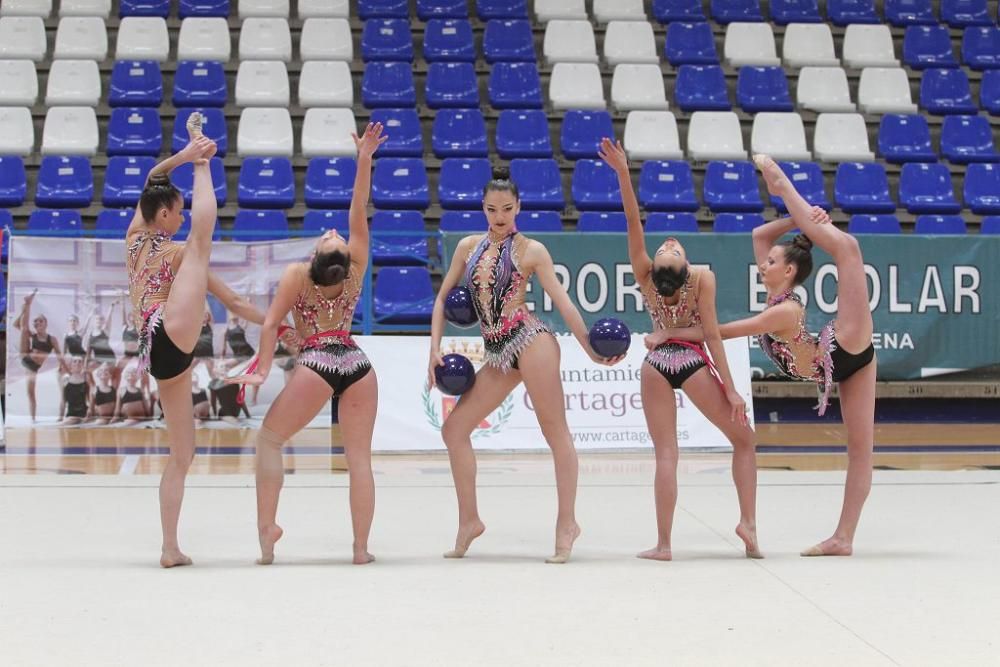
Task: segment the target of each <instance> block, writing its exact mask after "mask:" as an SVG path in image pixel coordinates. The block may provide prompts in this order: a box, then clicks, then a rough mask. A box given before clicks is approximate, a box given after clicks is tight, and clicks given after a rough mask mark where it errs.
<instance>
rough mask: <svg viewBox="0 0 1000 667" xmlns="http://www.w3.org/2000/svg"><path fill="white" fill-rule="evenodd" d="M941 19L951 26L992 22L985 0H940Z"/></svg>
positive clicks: (990, 23) (988, 23)
mask: <svg viewBox="0 0 1000 667" xmlns="http://www.w3.org/2000/svg"><path fill="white" fill-rule="evenodd" d="M941 20H942V21H944V22H945V23H947V24H948V25H950V26H951V27H952V28H964V27H966V26H970V25H993V23H994V21H993V17H991V16H990V10H989V8H988V7H987V6H986V0H941Z"/></svg>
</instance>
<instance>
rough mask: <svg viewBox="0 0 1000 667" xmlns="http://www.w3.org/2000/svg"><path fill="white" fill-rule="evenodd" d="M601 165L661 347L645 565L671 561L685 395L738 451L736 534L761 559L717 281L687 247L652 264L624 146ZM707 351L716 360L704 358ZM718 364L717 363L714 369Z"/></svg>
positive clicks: (750, 438)
mask: <svg viewBox="0 0 1000 667" xmlns="http://www.w3.org/2000/svg"><path fill="white" fill-rule="evenodd" d="M600 156H601V158H602V159H603V160H604V161H605V162H607V163H608V164H609V165H610V166H611V168H612V169H614V170H615V173H616V174H617V175H618V184H619V185H620V186H621V192H622V203H623V205H624V208H625V216H626V218H627V219H628V252H629V259H630V260H631V262H632V271H633V272H634V274H635V281H636V283H638V284H639V288H640V292H641V293H642V298H643V301H644V302H645V304H646V309H647V310H648V311H649V315H650V317H651V318H652V320H653V330H654V334H656V335H658V336H660V337H662V341H661V342H659V343H658V344H657V345H656V346H655V347H653V348H651V349H650V350H649V353H648V354H647V355H646V360H645V361H646V362H645V363H644V364H643V365H642V373H641V385H640V386H641V392H642V405H643V410H644V412H645V413H646V424H647V426H648V428H649V433H650V436H652V438H653V447H654V449H655V451H656V474H655V477H654V480H653V495H654V498H655V503H656V525H657V534H658V536H657V542H656V546H655V547H654V548H652V549H649V550H648V551H643V552H642V553H640V554H639V558H649V559H653V560H670V559H671V558H672V552H671V543H670V534H671V530H672V528H673V521H674V508H675V507H676V505H677V460H678V450H677V403H676V400H675V396H674V392H675V391H676V390H678V389H683V390H684V393H685V394H687V396H688V398H690V399H691V402H692V403H694V405H695V407H696V408H698V410H699V411H700V412H701V413H702V414H703V415H705V418H706V419H708V420H709V421H710V422H712V424H714V425H715V427H716V428H718V429H719V430H720V431H722V433H723V434H724V435H725V436H726V438H727V439H728V440H729V442H731V443H732V445H733V464H732V474H733V482H734V483H735V484H736V495H737V497H738V499H739V505H740V521H739V524H737V526H736V534H737V535H738V536H739V537H740V539H741V540H743V544H744V548H745V553H746V555H747V556H748V557H749V558H760V557H761V554H760V549H759V548H758V546H757V513H756V504H757V460H756V452H755V442H754V433H753V431H752V430H751V429H750V427H749V426H748V424H747V417H746V403H745V402H744V400H743V398H742V397H741V396H740V394H739V392H737V391H736V388H735V387H734V385H733V379H732V376H731V374H730V373H729V364H728V362H727V360H726V352H725V348H724V347H723V345H722V337H721V335H720V334H719V322H718V319H717V318H716V313H715V274H714V273H712V272H711V271H710V270H708V269H704V268H694V267H692V266H691V265H690V264H688V259H687V254H686V253H685V251H684V246H682V245H681V243H680V241H678V240H677V239H675V238H673V237H669V238H667V239H666V240H665V241H664V242H663V243H662V244H661V245H660V246H659V247H658V248H657V249H656V253H655V254H654V255H653V257H652V258H650V256H649V254H648V252H647V251H646V239H645V232H644V231H643V228H642V220H641V219H640V215H639V202H638V201H637V200H636V197H635V190H634V189H633V188H632V177H631V175H630V173H629V168H628V157H627V156H626V154H625V151H624V150H623V149H622V147H621V144H620V143H616V142H612V141H611V140H610V139H604V140H603V141H602V142H601V150H600ZM691 327H697V328H698V329H699V331H700V332H701V334H700V337H702V338H703V339H704V344H702V343H698V344H692V343H690V342H687V341H684V340H679V338H681V336H680V335H678V334H676V333H675V332H676V330H679V329H686V328H691ZM705 344H707V347H708V350H709V352H711V355H712V358H711V360H710V359H709V357H708V355H707V354H706V352H705ZM713 362H714V363H713Z"/></svg>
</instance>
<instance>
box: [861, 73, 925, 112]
mask: <svg viewBox="0 0 1000 667" xmlns="http://www.w3.org/2000/svg"><path fill="white" fill-rule="evenodd" d="M858 106H859V107H861V110H862V111H863V112H865V113H873V114H880V113H916V112H917V105H916V104H914V103H913V98H912V97H911V95H910V77H909V76H907V74H906V70H905V69H903V68H902V67H866V68H864V69H863V70H861V80H860V81H859V82H858Z"/></svg>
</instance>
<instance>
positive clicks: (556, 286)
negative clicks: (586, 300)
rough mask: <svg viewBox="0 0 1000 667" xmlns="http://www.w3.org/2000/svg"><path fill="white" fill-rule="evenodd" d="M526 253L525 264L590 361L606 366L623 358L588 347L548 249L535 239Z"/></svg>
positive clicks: (585, 332) (580, 321) (580, 320)
mask: <svg viewBox="0 0 1000 667" xmlns="http://www.w3.org/2000/svg"><path fill="white" fill-rule="evenodd" d="M525 255H526V258H525V259H526V260H527V261H526V264H527V265H528V266H529V267H530V268H531V270H533V271H534V273H535V275H536V276H538V282H539V284H540V285H541V286H542V289H543V290H545V293H546V294H548V295H549V298H550V299H552V303H553V305H555V307H556V310H558V311H559V314H560V315H562V318H563V320H564V321H565V322H566V326H568V327H569V330H570V331H571V332H572V333H573V337H574V338H576V340H577V342H579V343H580V346H581V347H582V348H583V349H584V350H585V351H586V352H587V356H589V357H590V358H591V360H592V361H594V362H595V363H598V364H604V365H606V366H613V365H614V364H617V363H618V362H619V361H621V360H622V359H624V358H625V356H624V355H622V356H619V357H612V358H605V357H602V356H600V355H598V354H597V353H596V352H594V350H593V348H591V347H590V336H589V335H588V334H589V332H588V330H587V325H586V324H585V323H584V321H583V317H581V316H580V311H579V310H578V309H577V307H576V306H575V305H573V302H572V301H570V298H569V294H568V293H567V292H566V288H564V287H563V286H562V284H561V283H560V282H559V279H558V278H557V277H556V269H555V265H554V264H553V263H552V256H551V255H549V251H548V250H546V248H545V246H543V245H542V244H541V243H538V242H537V241H535V242H532V243H531V245H530V246H528V251H527V252H526V253H525Z"/></svg>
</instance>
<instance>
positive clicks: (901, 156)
mask: <svg viewBox="0 0 1000 667" xmlns="http://www.w3.org/2000/svg"><path fill="white" fill-rule="evenodd" d="M878 152H879V154H880V155H881V156H882V157H883V158H885V159H886V161H888V162H895V163H897V164H899V163H903V162H937V159H938V156H937V153H935V152H934V148H933V147H931V128H930V127H929V126H928V125H927V119H926V118H924V117H923V116H921V115H920V114H893V113H888V114H885V115H884V116H882V120H881V122H880V123H879V126H878Z"/></svg>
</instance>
